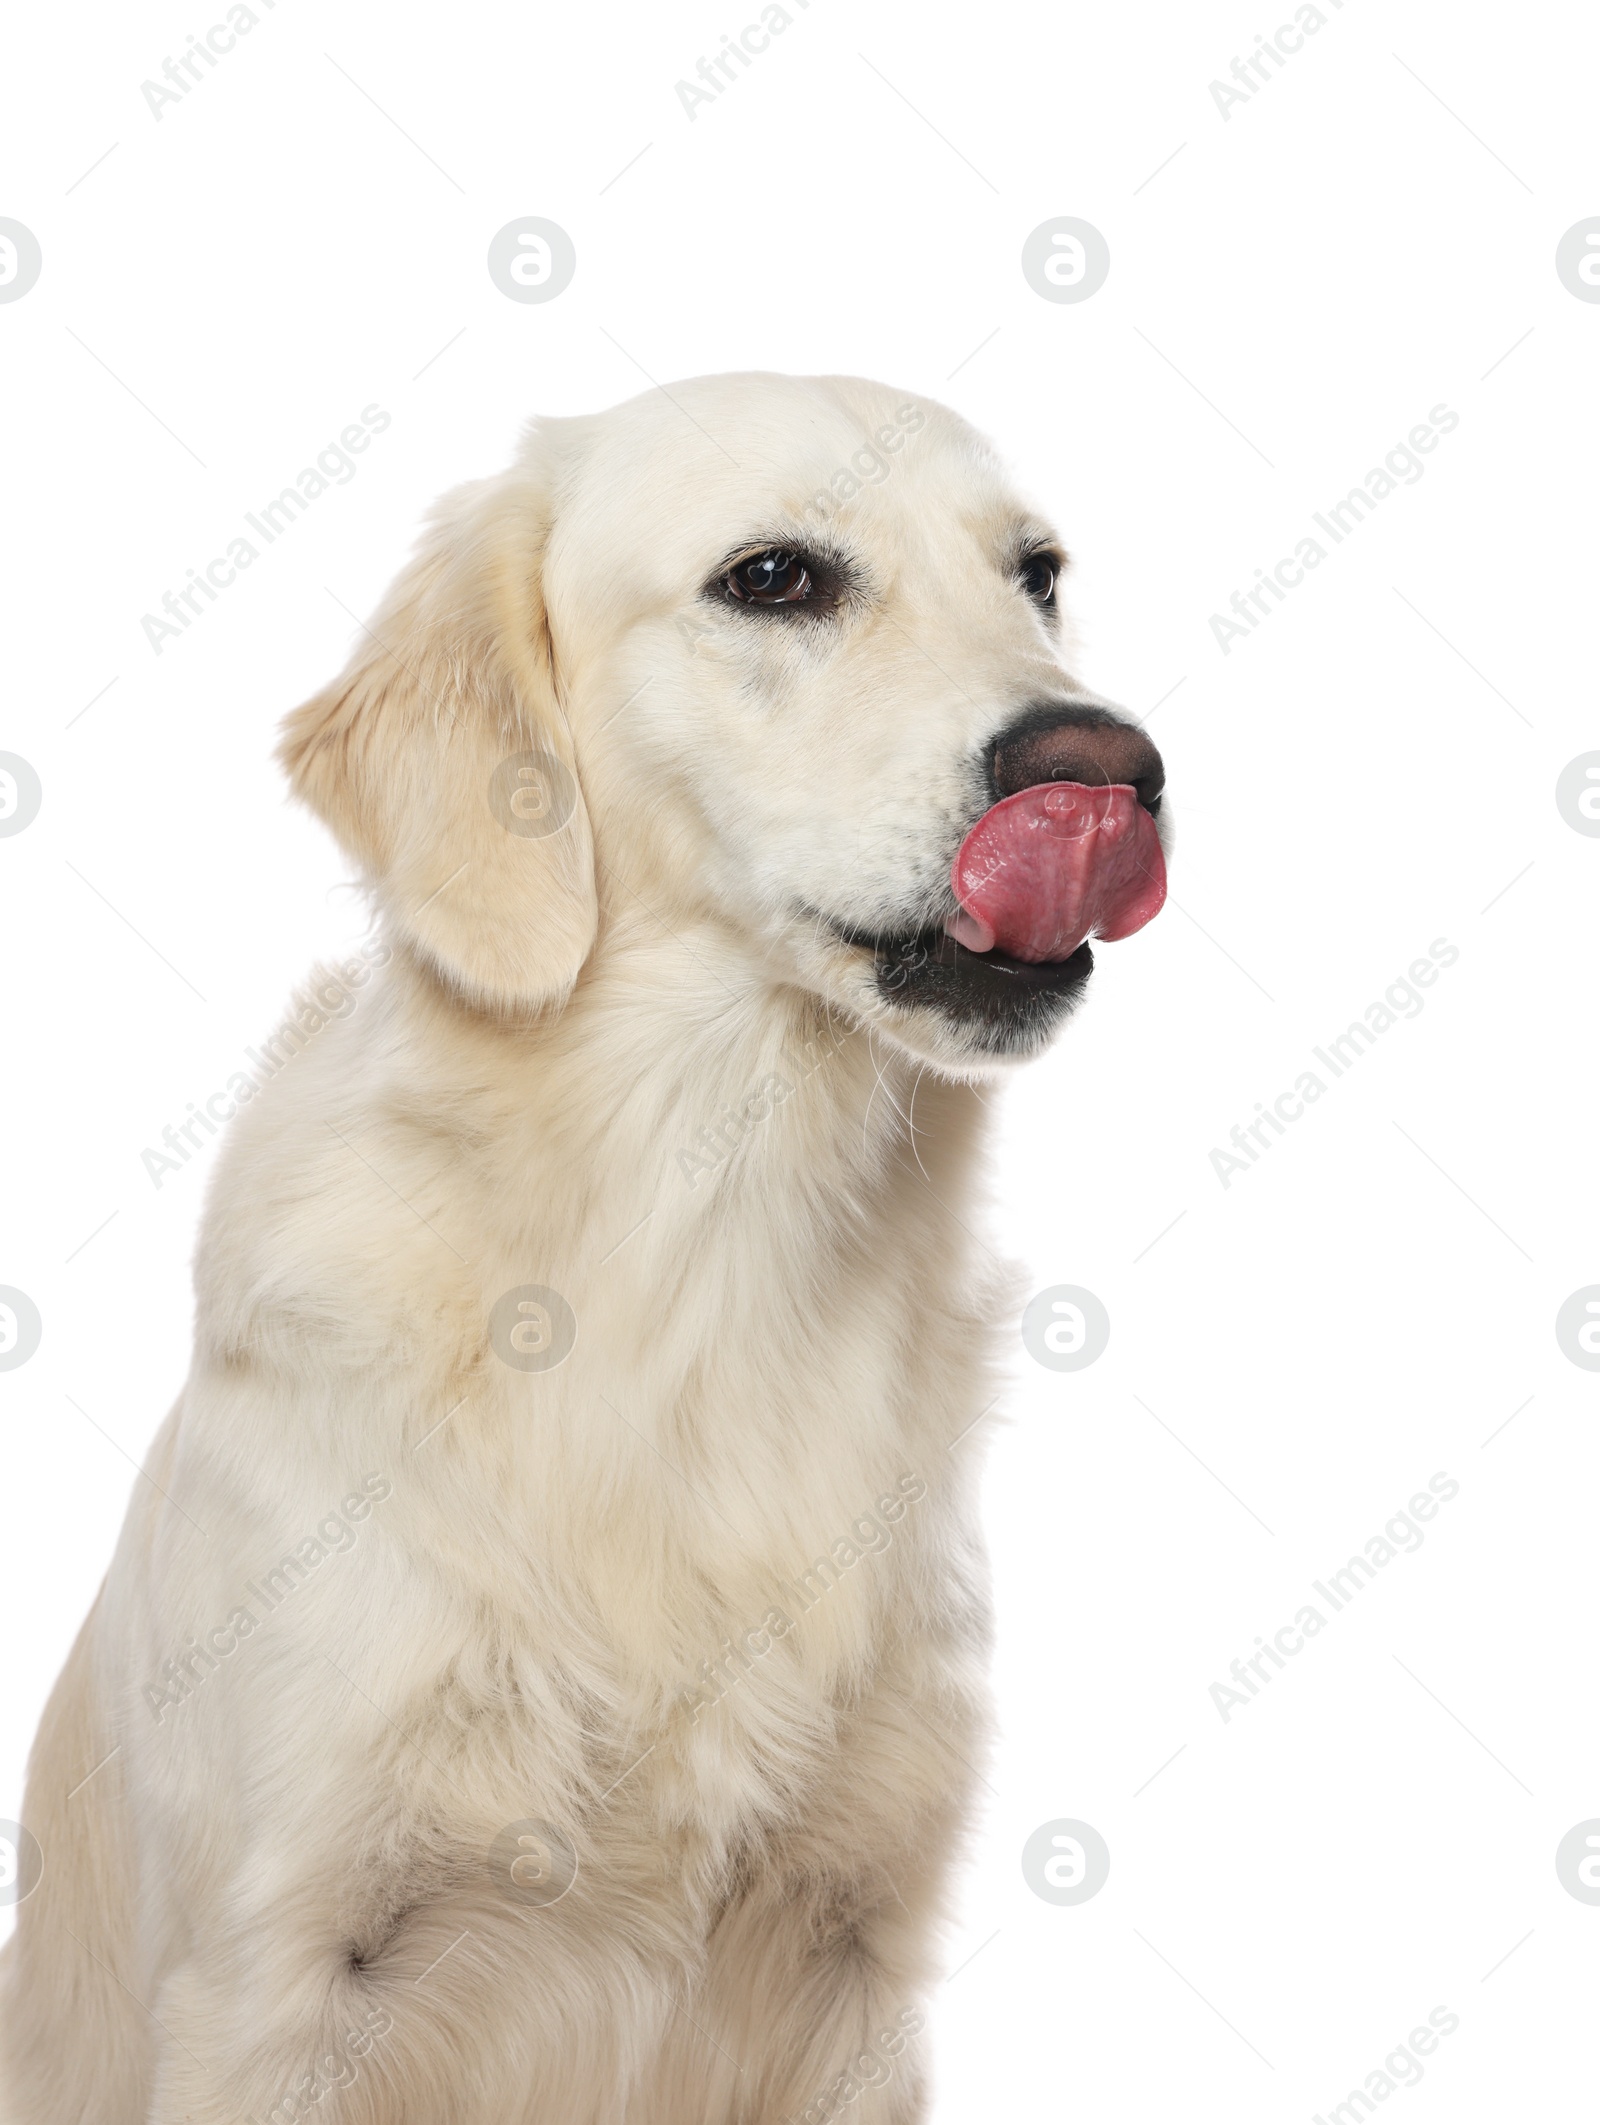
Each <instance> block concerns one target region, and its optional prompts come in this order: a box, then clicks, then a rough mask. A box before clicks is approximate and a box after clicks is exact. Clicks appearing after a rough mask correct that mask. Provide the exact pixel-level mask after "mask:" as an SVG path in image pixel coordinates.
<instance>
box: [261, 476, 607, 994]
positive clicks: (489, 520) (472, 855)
mask: <svg viewBox="0 0 1600 2125" xmlns="http://www.w3.org/2000/svg"><path fill="white" fill-rule="evenodd" d="M550 486H551V483H550V480H549V479H548V477H545V476H544V475H543V473H542V469H541V467H540V466H539V463H538V458H537V455H536V454H535V453H533V452H530V453H529V454H528V456H526V457H525V458H524V459H523V461H522V463H521V464H520V465H519V466H518V467H517V468H516V469H515V470H514V471H512V472H510V473H507V474H506V475H504V476H503V477H502V478H499V479H495V480H485V481H480V482H476V483H474V484H473V485H471V486H467V487H461V488H458V489H456V491H455V492H454V493H453V494H450V495H448V496H446V498H445V499H444V501H443V502H442V503H441V504H440V505H439V507H438V509H437V510H436V511H435V513H434V516H433V519H432V521H431V523H430V525H429V528H428V531H427V533H426V534H425V535H424V537H423V539H422V541H421V543H420V545H419V547H418V550H417V553H416V555H415V557H414V558H413V560H412V561H411V563H410V565H409V566H408V567H407V568H406V569H405V571H404V572H403V573H402V574H401V576H400V577H399V578H398V580H397V581H396V582H395V584H394V585H393V587H392V588H391V589H390V592H389V595H388V597H387V598H386V599H385V600H384V603H383V605H382V607H381V608H380V610H379V611H378V612H377V614H376V615H375V616H374V618H373V620H372V622H371V624H370V626H368V627H366V628H364V629H363V630H362V635H361V639H360V641H359V643H358V645H357V647H356V649H355V651H354V653H353V655H352V656H351V659H350V662H349V664H348V666H347V667H346V669H345V671H344V674H343V676H342V677H341V678H339V679H337V680H336V681H335V682H334V684H333V685H332V686H330V687H328V688H326V689H325V691H324V692H322V693H320V694H318V695H317V696H316V697H315V698H314V699H313V700H310V701H308V702H306V704H305V705H304V707H302V708H298V709H296V710H295V712H294V713H293V715H291V716H290V717H289V719H288V721H287V723H286V724H285V726H284V737H283V743H282V745H281V747H280V749H279V758H280V760H281V761H282V762H283V765H284V766H285V768H286V769H287V770H288V773H289V779H290V782H291V784H292V785H293V787H294V790H295V793H296V794H297V795H298V796H299V797H301V798H302V799H303V800H304V801H305V803H307V804H309V805H310V807H311V809H312V810H313V811H314V812H316V813H318V814H319V816H320V817H321V818H322V819H323V820H324V821H325V822H326V823H327V825H328V826H330V827H331V828H332V829H333V832H334V833H335V834H336V835H337V837H338V839H339V840H340V842H341V843H342V844H343V846H344V847H345V849H346V850H348V851H349V853H350V854H351V855H353V856H354V857H356V858H357V860H358V861H359V862H360V863H361V865H362V867H363V869H364V870H365V872H366V873H367V876H368V877H369V879H370V880H371V882H372V884H373V886H374V889H375V891H376V893H377V895H378V898H379V901H380V904H381V906H382V908H383V910H384V913H385V915H386V917H387V919H388V922H389V924H390V926H391V928H392V929H395V930H398V931H399V932H400V933H401V934H402V935H403V936H405V937H406V938H407V939H408V940H409V941H410V942H411V944H412V945H413V946H415V947H416V949H417V950H419V951H420V952H421V953H422V954H423V956H424V957H425V958H426V959H427V960H429V961H430V962H431V963H432V965H433V966H434V968H435V969H436V970H437V971H438V972H439V973H440V974H441V975H442V976H443V977H444V979H445V980H447V981H448V982H449V983H451V984H452V985H453V986H454V987H456V988H457V989H460V990H461V991H463V992H465V993H466V994H467V995H468V996H469V997H471V999H472V1000H473V1001H475V1002H477V1003H480V1004H487V1005H489V1006H491V1007H500V1008H505V1007H512V1008H520V1009H537V1008H539V1007H540V1006H543V1005H548V1004H559V1003H562V1002H564V1001H565V1000H566V997H567V995H568V994H569V992H570V991H571V988H572V985H573V983H574V982H575V981H576V980H577V977H578V972H579V969H580V968H581V967H582V965H583V963H584V961H585V960H586V959H587V958H588V956H589V952H590V949H591V947H592V945H593V943H594V936H595V926H596V922H597V919H598V918H597V908H596V900H595V886H594V849H593V843H592V840H591V836H590V830H589V818H588V814H587V812H586V811H585V809H584V804H583V797H582V794H581V792H580V790H579V788H578V781H577V773H576V765H575V762H574V759H573V751H572V740H571V736H570V733H569V732H568V729H567V725H566V719H565V717H564V715H563V713H562V710H561V707H560V704H559V701H558V699H557V687H556V671H555V661H554V655H553V652H552V648H551V642H550V633H549V627H548V624H547V621H546V617H545V606H544V598H543V594H542V589H541V571H542V566H543V560H544V553H545V548H546V545H547V543H548V539H549V533H550V519H551V506H552V505H551V496H550Z"/></svg>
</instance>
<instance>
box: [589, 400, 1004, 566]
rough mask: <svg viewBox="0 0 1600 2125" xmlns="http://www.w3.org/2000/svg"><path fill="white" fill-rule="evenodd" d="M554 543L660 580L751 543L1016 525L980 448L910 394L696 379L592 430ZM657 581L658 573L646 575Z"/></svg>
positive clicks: (991, 462) (957, 424) (597, 422)
mask: <svg viewBox="0 0 1600 2125" xmlns="http://www.w3.org/2000/svg"><path fill="white" fill-rule="evenodd" d="M585 426H586V428H587V436H586V442H587V448H586V449H585V451H584V452H583V456H582V459H581V462H580V463H579V464H578V466H577V467H576V468H575V474H574V477H573V478H572V480H571V482H570V484H569V487H568V492H567V495H566V497H565V504H564V507H563V509H562V510H561V512H560V518H561V520H562V521H561V524H560V531H561V534H562V536H561V539H560V543H561V544H562V545H563V546H564V547H566V548H567V550H568V551H569V552H572V551H573V550H574V549H577V550H582V551H586V552H587V553H589V554H593V552H594V551H595V549H596V546H597V545H609V546H610V547H611V548H612V549H613V550H615V549H617V548H626V549H627V550H629V551H630V552H634V553H637V552H638V550H639V548H640V546H641V543H646V544H648V545H649V546H650V548H651V550H652V551H653V552H654V554H655V555H656V558H657V561H658V563H659V564H660V565H661V566H662V567H663V568H664V569H665V570H666V571H667V572H668V573H672V572H675V571H676V569H677V568H679V567H687V568H689V569H690V570H691V571H692V570H693V569H695V568H698V567H700V566H702V565H710V564H712V563H714V562H715V561H716V560H717V559H719V558H721V557H722V556H723V555H724V554H725V553H726V552H728V551H729V550H731V549H732V548H733V547H734V546H736V545H738V544H739V543H740V542H741V541H743V540H745V539H748V538H760V537H763V536H766V535H767V534H768V533H769V532H770V533H772V534H778V533H781V532H783V531H784V530H785V529H786V528H787V529H788V530H789V531H791V532H793V531H794V530H796V529H804V528H806V527H811V528H815V529H819V530H820V529H822V528H824V527H826V528H827V529H828V530H829V531H830V533H831V534H832V536H833V538H834V539H835V540H837V539H839V538H844V539H846V540H848V539H849V537H850V536H851V535H852V533H853V532H854V533H857V534H860V535H867V536H870V526H871V525H872V523H873V522H874V520H877V521H880V522H881V521H886V520H888V521H892V520H902V521H903V520H908V519H910V518H912V517H916V518H918V519H920V520H923V521H926V520H927V518H928V516H929V514H930V513H931V514H932V515H933V516H934V518H935V519H938V520H945V521H951V522H954V521H957V520H960V521H962V522H964V523H966V524H969V525H978V524H983V523H988V522H993V523H995V524H999V523H1001V522H1004V521H1007V520H1011V519H1015V518H1016V517H1017V516H1018V515H1019V514H1021V513H1023V505H1022V504H1021V503H1020V502H1019V501H1018V499H1017V497H1016V496H1015V494H1014V492H1013V490H1012V487H1011V484H1010V482H1009V480H1008V478H1007V476H1006V474H1005V471H1004V468H1003V467H1002V466H1001V464H1000V462H999V460H998V459H997V458H996V456H995V455H994V452H993V451H992V449H991V448H990V446H989V444H988V443H987V442H986V441H985V440H984V438H983V437H982V436H980V435H979V434H978V433H977V431H976V430H975V429H973V428H971V427H969V426H968V424H967V423H966V422H965V421H964V420H962V419H961V417H960V416H959V415H958V414H955V413H952V412H951V411H950V410H949V408H948V407H945V406H941V405H939V404H938V403H937V402H936V401H934V400H932V399H926V398H923V397H921V396H920V395H919V394H918V393H917V392H914V391H908V390H903V389H897V388H895V387H894V386H893V385H888V384H880V383H874V382H870V381H868V380H866V379H864V378H857V377H791V376H778V375H767V374H749V375H734V376H709V377H695V378H691V379H689V380H688V381H686V382H682V383H674V384H670V385H667V386H664V387H663V388H661V389H659V390H656V391H651V392H647V393H645V394H644V395H643V396H641V397H639V398H636V399H630V400H629V401H628V402H627V403H626V404H624V405H621V406H617V407H615V408H613V409H612V410H611V411H610V412H608V413H603V414H600V415H597V416H595V417H594V419H593V421H592V422H590V423H586V424H585ZM652 572H653V571H652Z"/></svg>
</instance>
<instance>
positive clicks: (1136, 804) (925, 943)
mask: <svg viewBox="0 0 1600 2125" xmlns="http://www.w3.org/2000/svg"><path fill="white" fill-rule="evenodd" d="M1157 801H1159V800H1157ZM950 884H951V890H952V893H953V895H954V899H955V902H956V906H955V909H954V911H953V912H952V913H950V914H949V915H947V916H946V917H945V918H944V920H943V921H942V922H941V923H939V924H937V925H934V926H929V927H925V928H921V929H918V930H916V931H914V932H911V933H909V934H907V933H905V932H864V931H860V930H852V929H849V928H846V927H844V926H841V925H836V926H835V927H836V929H837V932H838V934H839V936H840V937H841V938H842V939H843V941H844V942H846V943H847V944H853V945H858V946H863V947H865V948H867V949H869V950H870V951H871V952H872V955H873V961H874V967H875V972H876V980H877V987H878V992H879V994H880V996H881V997H882V998H883V1000H884V1002H885V1003H889V1004H899V1005H902V1006H912V1007H917V1006H922V1007H925V1008H931V1009H935V1010H938V1011H940V1012H942V1013H943V1014H944V1015H945V1016H947V1017H950V1018H953V1019H957V1020H959V1021H961V1022H962V1023H963V1024H964V1025H965V1026H966V1027H967V1028H968V1029H969V1030H970V1031H972V1032H975V1033H977V1034H978V1035H979V1037H980V1040H982V1042H983V1044H984V1045H989V1046H1004V1047H1011V1046H1014V1045H1016V1044H1017V1040H1018V1038H1019V1036H1021V1035H1025V1034H1026V1033H1027V1032H1028V1031H1029V1030H1031V1029H1032V1028H1034V1027H1036V1026H1038V1025H1039V1024H1040V1023H1041V1022H1045V1023H1049V1022H1053V1021H1054V1020H1055V1019H1056V1018H1058V1017H1059V1016H1060V1014H1061V1012H1062V1010H1063V1008H1064V1007H1065V1006H1067V1005H1069V1004H1070V1003H1071V1002H1072V1001H1073V1000H1074V999H1075V998H1076V996H1077V995H1078V994H1079V992H1081V990H1082V988H1083V986H1084V984H1085V983H1086V982H1087V980H1088V978H1089V975H1090V973H1091V972H1092V971H1093V968H1094V955H1093V953H1092V952H1091V951H1090V949H1089V939H1090V938H1091V937H1099V938H1103V939H1104V940H1105V941H1106V942H1108V943H1110V942H1114V941H1115V940H1116V939H1118V938H1122V937H1131V936H1132V935H1133V933H1134V932H1135V931H1136V930H1140V929H1143V927H1144V926H1145V924H1146V923H1147V922H1149V921H1151V920H1152V919H1153V917H1154V916H1155V915H1156V914H1158V913H1159V912H1160V909H1161V906H1162V903H1163V902H1164V901H1165V899H1166V893H1167V883H1166V864H1165V860H1164V858H1163V856H1162V852H1161V843H1160V840H1159V837H1158V836H1157V833H1156V827H1155V819H1154V815H1153V810H1152V809H1151V808H1150V807H1148V806H1146V805H1144V804H1143V803H1141V802H1140V800H1139V796H1138V793H1137V792H1136V791H1135V790H1134V788H1133V787H1132V786H1131V785H1130V784H1125V783H1110V784H1101V785H1099V786H1090V785H1086V784H1083V783H1076V782H1050V783H1040V784H1037V785H1035V786H1033V787H1030V788H1027V789H1023V790H1018V791H1017V792H1015V793H1014V794H1013V795H1011V796H1008V797H1004V798H1002V799H1001V800H1000V802H999V803H997V804H994V805H992V806H991V807H990V808H989V810H988V811H986V812H985V813H984V814H983V816H982V818H980V819H979V820H978V821H977V823H976V824H975V825H974V826H973V827H972V829H971V831H970V832H969V833H968V834H967V835H966V837H965V839H964V840H963V841H962V843H961V846H960V848H959V850H958V851H957V853H956V857H955V861H954V862H953V863H952V865H951V867H950Z"/></svg>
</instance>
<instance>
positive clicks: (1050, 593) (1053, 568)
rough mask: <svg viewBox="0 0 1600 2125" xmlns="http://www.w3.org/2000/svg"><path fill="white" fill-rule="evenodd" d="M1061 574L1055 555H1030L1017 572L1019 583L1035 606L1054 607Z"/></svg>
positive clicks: (1059, 564)
mask: <svg viewBox="0 0 1600 2125" xmlns="http://www.w3.org/2000/svg"><path fill="white" fill-rule="evenodd" d="M1060 573H1061V563H1060V561H1059V560H1058V559H1057V558H1056V556H1055V555H1054V554H1053V553H1030V554H1029V555H1028V557H1027V559H1026V560H1025V561H1024V562H1023V564H1022V566H1021V568H1020V569H1019V570H1018V571H1017V581H1018V582H1019V583H1020V584H1021V585H1022V590H1023V594H1024V596H1026V597H1030V598H1032V600H1033V602H1034V604H1035V605H1054V603H1055V601H1056V577H1057V576H1058V575H1059V574H1060Z"/></svg>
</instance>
